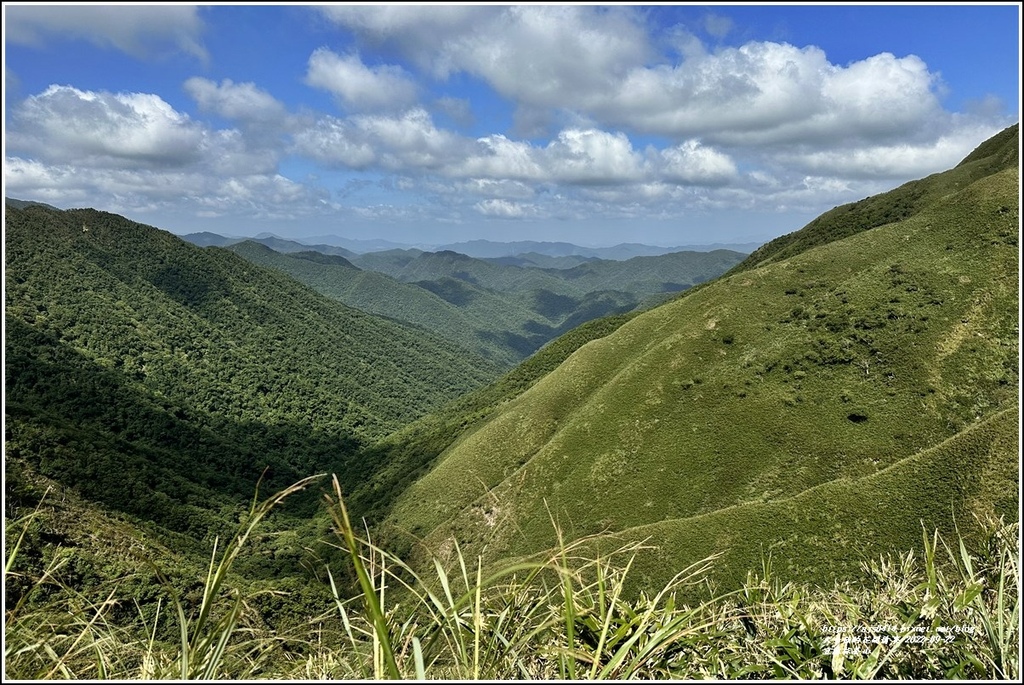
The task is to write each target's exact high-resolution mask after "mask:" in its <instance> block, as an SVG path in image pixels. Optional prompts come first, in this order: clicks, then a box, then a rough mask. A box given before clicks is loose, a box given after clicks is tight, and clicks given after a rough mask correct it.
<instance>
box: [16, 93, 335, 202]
mask: <svg viewBox="0 0 1024 685" xmlns="http://www.w3.org/2000/svg"><path fill="white" fill-rule="evenodd" d="M189 89H190V90H191V91H193V93H194V94H198V95H197V99H199V100H201V101H204V102H207V104H209V105H210V107H211V108H215V109H218V110H219V111H220V113H221V114H224V115H226V114H227V113H228V112H230V111H232V107H235V106H236V105H238V104H239V103H244V102H246V101H249V102H250V104H253V103H255V104H256V105H261V106H262V110H261V111H262V112H263V113H264V114H266V112H268V111H271V110H273V109H274V108H273V107H272V106H270V100H268V99H267V98H268V97H269V96H266V95H265V94H261V91H259V90H258V89H255V88H254V87H252V86H251V84H243V85H242V86H240V87H236V86H234V84H231V83H230V82H227V83H222V84H221V85H220V86H217V85H216V84H212V83H211V82H207V81H204V80H202V79H200V80H192V81H191V82H190V84H189ZM247 99H248V100H247ZM271 100H272V99H271ZM250 111H251V110H250ZM239 116H241V115H239ZM7 134H8V136H7V151H8V156H7V157H6V158H5V164H4V178H5V183H6V185H7V187H8V188H9V189H10V191H11V192H17V193H20V194H22V195H23V196H25V197H33V198H39V199H42V200H44V201H45V200H51V201H52V202H53V203H54V204H57V205H58V206H60V205H64V206H68V205H90V206H96V205H101V206H104V207H105V208H107V209H110V210H111V211H126V212H127V211H137V212H145V211H155V210H157V209H160V208H163V209H182V208H184V207H191V208H193V210H194V211H196V212H199V213H201V215H202V216H213V215H215V214H216V213H218V212H220V213H224V212H241V213H244V214H247V215H249V216H270V215H278V216H282V217H283V216H286V215H287V213H288V212H289V211H293V212H294V211H298V212H301V211H303V210H302V209H301V208H299V207H295V208H293V209H288V205H289V203H297V202H300V201H301V202H305V203H315V202H319V201H321V200H322V196H323V193H322V191H318V190H315V189H311V188H309V187H307V186H305V185H303V184H301V183H297V182H295V181H292V180H290V179H287V178H285V177H284V176H282V175H280V174H279V173H278V172H277V162H278V158H279V156H280V151H279V150H278V149H277V147H278V146H275V145H269V144H265V143H261V144H253V142H252V140H250V139H249V138H247V137H246V136H245V135H244V134H243V133H242V132H241V131H239V130H238V129H234V128H226V129H214V128H211V127H209V126H207V125H206V124H203V123H201V122H197V121H194V120H193V119H191V118H190V117H189V116H187V115H185V114H183V113H181V112H178V111H176V110H175V109H174V108H173V107H171V105H170V104H168V103H167V102H166V101H164V100H163V99H162V98H160V97H159V96H157V95H154V94H151V93H109V92H102V91H101V92H95V91H85V90H79V89H77V88H74V87H71V86H58V85H54V86H50V87H49V88H47V89H46V90H45V91H43V92H42V93H39V94H37V95H33V96H30V97H28V98H26V99H25V100H24V101H23V102H22V103H20V104H19V105H18V106H17V107H16V108H15V109H14V111H13V115H12V120H11V122H10V126H9V128H8V131H7ZM275 213H276V214H275Z"/></svg>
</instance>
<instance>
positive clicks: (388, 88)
mask: <svg viewBox="0 0 1024 685" xmlns="http://www.w3.org/2000/svg"><path fill="white" fill-rule="evenodd" d="M306 84H308V85H310V86H313V87H314V88H322V89H323V90H326V91H329V92H331V93H333V94H334V95H335V96H336V97H337V98H338V101H339V103H341V105H342V107H344V108H345V109H347V110H349V111H360V112H362V111H373V110H388V109H401V108H404V107H407V106H409V105H411V104H413V103H414V102H416V93H417V86H416V84H415V83H414V82H413V81H412V80H411V79H410V78H409V76H408V75H407V74H406V72H405V70H404V69H402V68H401V67H397V66H392V65H380V66H376V67H368V66H366V65H365V64H363V62H362V60H361V59H360V58H359V55H356V54H351V55H345V56H341V55H338V54H335V53H334V52H331V51H330V50H328V49H327V48H318V49H317V50H315V51H313V54H312V55H311V56H310V58H309V68H308V70H307V72H306Z"/></svg>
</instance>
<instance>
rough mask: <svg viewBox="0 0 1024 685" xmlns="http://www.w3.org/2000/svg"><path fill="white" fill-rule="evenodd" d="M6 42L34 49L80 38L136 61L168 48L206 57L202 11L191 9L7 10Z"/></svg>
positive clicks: (35, 7)
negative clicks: (52, 40) (58, 40)
mask: <svg viewBox="0 0 1024 685" xmlns="http://www.w3.org/2000/svg"><path fill="white" fill-rule="evenodd" d="M4 9H5V11H4V18H5V20H6V22H5V25H4V29H5V32H6V33H5V37H6V40H9V41H11V42H12V43H18V44H22V45H31V46H34V47H43V46H45V45H46V44H47V43H48V42H49V39H50V38H51V37H54V36H62V37H69V38H81V39H84V40H88V41H89V42H91V43H93V44H95V45H99V46H101V47H105V48H115V49H117V50H121V51H122V52H126V53H128V54H129V55H132V56H133V57H152V56H155V55H158V54H160V53H163V52H165V51H166V50H168V49H174V50H180V51H181V52H184V53H186V54H190V55H193V56H195V57H198V58H200V59H203V60H205V59H206V58H207V53H206V49H205V48H204V47H203V45H202V42H201V40H200V34H201V33H202V31H203V22H202V20H201V19H200V17H199V9H198V8H197V7H194V6H187V5H144V6H143V5H117V6H114V5H60V6H58V5H9V6H7V7H5V8H4Z"/></svg>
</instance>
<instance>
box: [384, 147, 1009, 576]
mask: <svg viewBox="0 0 1024 685" xmlns="http://www.w3.org/2000/svg"><path fill="white" fill-rule="evenodd" d="M1014 140H1015V138H1014ZM982 161H983V160H982ZM1018 196H1019V172H1018V170H1017V169H1016V168H1010V169H1006V170H1004V171H1001V172H999V173H996V174H992V175H989V176H987V177H983V178H982V179H981V180H978V181H976V182H974V183H972V184H970V185H965V186H964V187H963V188H962V189H961V190H959V191H957V192H953V193H951V194H948V195H947V196H944V197H941V198H939V199H934V200H932V201H931V202H929V203H928V204H926V205H924V206H921V207H920V208H919V209H918V210H917V211H916V212H915V213H914V215H913V216H912V217H910V218H908V219H906V220H904V221H899V222H896V223H890V224H887V225H883V226H879V227H877V228H875V229H874V230H867V231H855V232H853V234H852V235H849V236H847V237H845V238H843V239H838V240H833V241H826V242H824V243H823V244H818V246H817V247H814V248H813V249H807V250H805V251H803V252H801V253H799V254H795V255H794V256H792V257H789V258H785V259H783V258H776V259H774V260H772V261H771V263H768V264H766V265H765V266H763V267H760V268H753V269H749V270H747V271H743V272H740V273H735V274H733V275H732V276H730V277H727V278H722V279H720V280H718V281H716V282H714V283H710V284H707V285H706V286H704V287H702V288H700V289H697V290H696V291H694V292H691V293H688V294H687V295H686V296H685V297H682V298H679V299H677V300H675V301H673V302H671V303H668V304H666V305H663V306H661V307H659V308H657V309H655V310H652V311H650V312H647V313H644V314H642V315H640V316H637V317H636V318H634V319H633V320H631V321H630V322H628V323H627V324H625V325H623V326H622V327H621V328H619V329H618V330H617V331H615V332H614V333H613V334H611V335H609V336H607V337H604V338H602V339H599V340H595V341H593V342H591V343H589V344H587V345H584V346H583V347H581V348H580V349H579V350H578V351H577V352H576V353H575V354H573V355H572V356H570V357H569V358H568V359H567V360H566V361H565V362H564V363H563V364H562V365H561V366H560V367H559V368H558V369H556V370H555V371H554V372H552V373H550V374H549V375H547V376H546V377H544V378H542V379H540V380H539V381H537V382H536V383H535V384H533V385H532V386H531V387H530V389H529V390H527V391H526V392H524V393H523V394H522V395H520V396H519V397H518V398H516V399H514V400H512V401H509V402H508V403H507V404H506V405H504V406H503V407H502V408H501V409H500V411H498V412H497V413H496V415H494V416H493V417H492V418H491V419H490V420H488V421H486V422H485V423H484V424H483V425H481V426H478V427H475V428H474V429H471V430H468V431H466V432H465V433H464V434H463V435H462V436H461V437H460V438H459V439H458V440H457V441H456V442H455V444H454V445H453V446H452V447H451V448H450V449H449V450H448V451H447V452H446V453H445V454H444V455H443V456H442V458H441V459H440V460H439V461H438V463H437V464H436V466H435V467H434V468H433V469H432V470H431V471H430V472H429V473H428V474H427V475H425V476H424V477H423V478H422V479H421V480H419V481H418V482H417V483H415V484H414V485H412V486H411V487H410V488H409V489H408V490H407V491H406V492H405V493H404V494H403V496H402V497H401V498H400V499H399V501H398V502H397V504H396V506H395V508H394V510H393V514H392V517H391V519H390V525H391V530H392V531H401V532H402V533H404V534H407V535H410V536H412V537H413V538H416V539H422V540H423V542H424V543H425V544H426V545H427V546H428V547H430V548H432V549H434V550H441V551H444V550H445V549H450V548H451V542H452V540H453V539H454V540H457V541H458V542H459V543H460V544H461V545H463V551H464V552H465V553H467V555H468V556H470V557H472V556H473V555H475V554H477V553H480V554H483V555H484V556H485V558H487V559H491V560H495V559H500V558H504V557H514V556H520V555H523V554H528V553H531V552H535V551H538V550H541V549H545V548H548V547H550V546H551V545H552V544H554V533H553V530H552V525H551V521H550V517H554V518H555V519H557V520H558V521H559V522H560V523H561V525H562V526H563V527H564V528H565V530H566V531H567V534H568V535H569V536H570V537H579V536H583V535H587V534H592V533H597V532H601V531H612V532H615V531H629V530H631V529H637V528H638V527H640V526H651V525H652V524H659V523H661V524H663V525H662V526H661V527H658V526H655V527H654V528H651V529H650V533H651V534H652V535H653V543H654V544H661V546H662V552H661V554H662V555H664V556H663V559H662V563H661V566H660V568H662V569H663V570H665V569H678V568H682V567H683V566H685V565H687V564H688V563H690V562H692V561H693V560H694V559H693V558H692V557H691V556H690V553H691V552H692V550H693V545H690V546H689V547H688V548H686V547H683V548H680V547H674V546H673V544H672V541H671V536H670V535H669V531H672V534H676V532H675V531H679V530H685V526H684V527H683V528H680V527H678V526H676V525H675V524H673V523H672V522H681V521H696V520H697V519H696V518H695V517H707V516H713V515H716V512H723V511H725V510H728V509H729V508H733V509H732V510H736V511H740V510H739V509H737V508H739V507H747V510H746V511H749V512H750V513H751V516H753V515H754V514H755V513H757V512H763V511H767V510H765V509H763V508H758V507H755V506H754V505H755V504H758V505H768V504H772V503H781V502H784V501H789V500H792V499H793V498H796V497H797V496H799V495H801V493H806V492H807V491H808V490H810V489H812V488H819V487H823V486H825V485H827V484H830V483H834V484H839V483H846V482H859V483H863V484H865V485H864V487H867V486H866V484H867V483H871V482H885V481H884V478H881V477H879V478H881V480H878V481H867V480H864V479H866V478H868V477H871V476H872V475H873V474H880V473H882V472H885V471H886V470H887V469H890V468H891V467H895V466H896V465H898V464H900V463H902V462H904V461H905V460H908V459H910V458H914V457H915V455H919V454H922V453H924V452H926V451H928V450H931V449H934V448H936V446H938V445H940V444H941V443H943V442H944V441H947V440H949V439H951V438H953V437H954V436H957V435H958V434H959V433H961V431H965V430H966V429H969V428H970V427H971V426H973V425H975V424H977V423H979V422H982V421H985V420H986V419H988V418H989V417H992V416H994V415H996V414H997V413H998V412H1001V411H1003V410H1005V409H1007V408H1009V407H1011V406H1013V404H1014V403H1015V402H1016V398H1017V392H1018V381H1019V375H1018V374H1019V371H1018V367H1017V359H1018V307H1019V293H1018V287H1017V274H1018V246H1017V239H1018V227H1019V205H1018ZM813 231H814V229H813V228H810V230H809V232H813ZM1000 425H1002V424H1000ZM1007 440H1009V441H1010V442H1013V441H1014V440H1016V437H1015V436H1012V437H1011V438H1008V439H1007ZM1007 440H1003V443H1004V448H1001V449H999V450H996V454H997V458H996V459H995V462H996V465H995V466H993V467H992V468H995V469H996V470H998V471H1000V472H1006V471H1007V469H1010V470H1012V471H1014V472H1015V470H1016V464H1015V455H1016V443H1015V442H1013V444H1012V445H1011V447H1012V449H1011V448H1009V447H1006V445H1005V443H1006V442H1007ZM1008 455H1013V460H1012V461H1013V463H1010V462H1008V461H1007V460H1008V458H1009V457H1008ZM908 463H911V462H908ZM943 463H944V464H945V465H946V467H947V468H949V469H955V468H957V463H958V462H957V460H956V459H951V460H947V461H945V462H943ZM957 478H958V476H957V475H956V474H951V473H944V474H939V475H935V476H934V477H933V478H928V479H924V480H926V481H927V482H929V483H939V484H944V485H941V486H938V487H937V488H933V489H932V492H933V494H935V495H938V496H941V499H942V500H943V507H942V509H941V511H942V512H943V513H944V514H943V515H949V514H952V513H954V512H955V513H959V514H960V515H963V514H964V511H965V507H967V504H966V503H965V502H964V500H963V497H962V495H963V492H962V491H959V490H957V489H956V488H955V487H953V485H951V484H953V483H956V482H958V481H957ZM1013 480H1015V479H1013ZM903 482H904V483H905V482H906V479H904V481H903ZM835 487H838V485H836V486H835ZM922 487H923V486H922ZM865 492H867V491H865ZM889 494H890V496H891V497H894V498H897V499H899V498H901V497H902V498H905V499H908V500H911V499H914V498H920V497H921V494H920V492H909V493H906V494H904V495H900V494H899V493H896V492H892V493H889ZM993 501H996V500H993ZM998 502H999V506H998V507H997V508H998V509H999V510H1000V511H1001V513H1008V514H1009V513H1013V512H1015V511H1016V505H1015V500H1014V505H1013V506H1012V507H1009V506H1007V504H1008V501H1007V500H1006V499H1005V498H1003V499H998ZM775 506H781V505H780V504H776V505H775ZM928 511H930V512H935V511H936V509H935V508H932V509H930V510H928ZM549 512H550V513H549ZM879 513H880V515H879V516H878V517H876V518H873V519H870V520H868V521H866V522H865V521H861V520H860V519H856V518H855V517H853V516H851V517H849V518H847V519H845V520H843V519H842V517H838V518H837V519H836V520H837V521H839V525H840V528H841V529H840V530H837V529H834V528H830V527H829V526H827V525H825V524H824V523H823V522H821V521H820V520H819V521H818V523H815V522H814V521H809V522H808V524H807V525H806V526H805V527H794V528H792V529H791V530H790V532H789V533H788V534H789V535H791V536H795V538H796V539H795V541H794V542H793V544H794V545H797V546H802V547H801V548H802V549H812V552H809V553H808V554H806V555H803V556H801V555H795V556H794V558H795V560H796V561H794V564H795V565H797V566H799V567H800V568H801V569H803V572H805V573H806V574H807V575H809V576H818V575H821V574H824V573H826V572H831V571H834V570H835V568H834V564H833V561H834V559H835V558H836V555H839V554H841V553H842V548H841V545H840V544H839V542H838V541H839V540H840V539H842V538H845V539H846V540H854V539H857V538H858V536H865V539H878V540H882V541H891V543H892V544H893V545H899V544H901V543H902V542H904V541H905V540H907V539H911V538H915V539H916V536H917V535H918V531H919V530H920V529H919V527H918V526H919V522H918V521H917V520H914V521H913V530H908V528H907V526H908V525H909V524H908V517H907V516H904V517H903V518H900V517H899V516H895V515H893V516H892V517H891V518H887V517H886V516H885V515H884V513H885V511H884V510H880V512H879ZM718 515H721V514H718ZM744 515H745V514H744ZM940 523H941V522H940V521H930V522H929V524H928V525H939V524H940ZM729 525H739V524H737V523H736V522H735V521H731V522H730V524H729ZM746 525H748V527H751V530H755V529H756V530H757V531H760V532H758V535H759V537H757V538H754V539H751V540H748V541H746V543H745V544H746V545H748V547H747V549H748V550H749V549H750V545H753V546H754V548H757V549H759V548H760V547H759V546H760V545H764V546H765V547H766V548H767V547H769V546H771V545H772V544H774V543H777V542H778V541H779V540H780V539H785V538H784V537H783V538H779V537H777V536H774V535H768V534H765V535H764V536H761V533H769V532H771V528H770V527H768V528H757V527H756V526H754V524H753V523H749V524H746ZM844 526H845V527H844ZM739 528H742V526H740V527H739ZM693 530H698V531H699V530H700V528H699V525H698V527H697V528H695V529H693ZM779 532H780V533H782V532H783V531H782V529H780V531H779ZM679 534H680V535H682V533H679ZM815 541H818V543H815ZM822 541H823V542H822ZM725 542H727V541H725V540H723V541H722V543H723V545H724V544H725ZM662 543H663V544H662ZM832 543H835V544H832ZM815 544H818V545H819V546H818V548H816V549H815V548H814V545H815ZM744 554H745V553H744ZM743 559H744V562H743V563H744V564H745V563H746V561H748V560H749V559H748V557H746V556H745V557H743ZM748 566H749V564H748V565H744V566H743V569H744V570H745V569H746V568H747V567H748ZM819 571H820V572H821V574H819ZM666 572H667V571H666ZM723 573H726V574H727V573H728V569H726V570H724V571H723Z"/></svg>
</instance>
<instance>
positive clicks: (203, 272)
mask: <svg viewBox="0 0 1024 685" xmlns="http://www.w3.org/2000/svg"><path fill="white" fill-rule="evenodd" d="M6 221H7V223H6V248H7V264H6V267H7V268H6V273H5V276H6V303H5V305H6V306H5V321H6V338H5V352H6V357H5V364H6V367H5V372H6V385H5V390H6V395H5V415H6V435H5V448H6V449H5V452H6V462H5V464H6V467H5V473H6V475H7V476H8V478H7V486H8V493H9V494H14V495H15V497H16V498H19V499H16V501H18V502H22V503H24V502H25V501H26V500H31V499H32V498H33V497H35V496H37V495H38V492H36V491H34V490H32V489H31V488H28V489H26V491H25V492H24V493H23V494H22V495H19V494H18V492H19V491H20V489H21V488H22V484H20V483H19V482H18V474H21V473H28V472H30V471H31V472H38V474H39V475H40V476H43V477H47V478H50V479H53V480H56V481H58V482H60V483H62V484H64V485H68V486H74V487H76V488H77V489H78V490H79V492H81V493H82V494H83V495H84V496H85V497H87V498H88V499H90V500H92V501H94V502H99V503H102V504H103V505H105V506H106V507H109V508H111V509H113V510H115V511H119V512H122V513H125V514H129V515H132V516H135V517H137V518H138V519H140V520H142V521H148V522H155V523H157V524H158V525H159V526H161V527H162V528H164V529H166V530H170V531H175V532H180V533H185V534H187V535H189V536H191V537H192V538H193V539H202V538H203V537H204V536H207V535H211V534H216V531H218V530H221V529H222V528H223V526H224V525H225V524H224V522H225V521H229V522H230V520H231V518H232V516H233V515H234V514H233V513H232V512H235V511H236V510H237V507H238V506H240V505H241V504H243V503H244V502H245V499H246V498H247V496H248V493H250V492H251V491H252V488H253V486H254V484H255V483H256V482H257V480H258V479H259V478H260V477H261V474H264V473H265V476H264V477H265V480H266V483H267V486H268V487H273V488H280V487H283V486H284V485H286V484H288V483H291V482H294V481H296V480H298V479H299V478H301V477H302V476H303V475H305V474H309V473H312V472H316V471H318V470H320V469H324V468H330V469H331V470H334V471H337V472H338V473H339V474H340V475H341V477H342V478H343V482H344V483H346V486H350V485H352V484H355V483H358V482H361V481H362V480H365V479H366V477H367V475H368V474H367V472H366V470H365V468H364V465H363V463H362V462H361V461H360V459H359V458H358V453H359V449H360V447H361V446H362V445H364V444H369V443H370V442H371V441H374V440H376V439H378V438H380V437H382V436H384V435H385V434H387V433H389V432H392V431H394V430H395V429H397V428H399V427H401V426H403V425H405V424H407V423H409V422H410V421H412V420H414V419H416V418H418V417H420V416H422V415H423V414H425V413H427V412H428V411H429V410H431V409H433V408H436V407H438V406H440V405H441V404H443V403H444V402H445V401H447V400H451V399H452V398H454V397H457V396H459V395H461V394H463V393H465V392H466V391H468V390H470V389H472V388H474V387H477V386H479V385H481V384H482V383H483V382H484V381H486V380H489V379H491V378H493V377H494V375H496V371H497V369H496V367H494V366H492V365H490V364H489V363H488V362H486V361H485V360H482V359H480V358H476V357H473V356H472V355H470V354H468V353H466V352H465V351H464V350H462V349H461V348H458V347H456V346H455V345H452V344H451V343H448V342H445V341H442V340H440V339H439V338H436V337H434V336H432V335H430V334H429V333H427V332H426V331H424V330H422V329H419V328H414V327H412V326H409V325H407V324H402V323H399V322H395V321H388V320H384V319H381V318H379V317H374V316H370V315H368V314H365V313H363V312H359V311H356V310H354V309H350V308H348V307H345V306H343V305H341V304H339V303H337V302H334V301H332V300H330V299H327V298H325V297H323V296H321V295H318V294H317V293H315V292H313V291H312V290H310V289H308V288H306V287H304V286H302V285H300V284H298V283H296V282H294V281H292V280H291V279H288V278H286V277H284V276H282V275H281V274H279V273H278V272H275V271H272V270H267V269H262V268H259V267H257V266H254V265H252V264H250V263H248V262H246V261H245V260H242V259H241V258H239V257H237V256H236V255H234V254H232V253H230V252H228V251H226V250H222V249H206V250H204V249H200V248H198V247H194V246H192V245H189V244H187V243H185V242H183V241H181V240H180V239H178V238H176V237H174V236H172V235H170V234H168V233H165V232H163V231H158V230H157V229H154V228H152V227H148V226H143V225H140V224H136V223H134V222H130V221H128V220H126V219H123V218H121V217H118V216H115V215H112V214H105V213H102V212H96V211H93V210H73V211H66V212H60V211H54V210H49V209H46V208H43V207H37V206H31V207H27V208H25V209H22V210H19V209H16V208H14V207H8V208H7V213H6ZM298 501H302V499H301V498H299V500H298ZM305 501H306V504H307V509H308V508H309V505H310V504H311V502H309V498H306V500H305ZM292 563H293V565H294V564H295V563H297V560H294V559H293V560H292Z"/></svg>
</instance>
